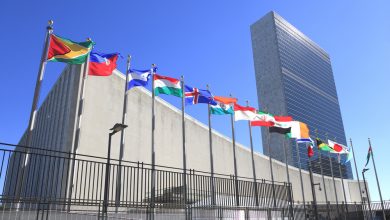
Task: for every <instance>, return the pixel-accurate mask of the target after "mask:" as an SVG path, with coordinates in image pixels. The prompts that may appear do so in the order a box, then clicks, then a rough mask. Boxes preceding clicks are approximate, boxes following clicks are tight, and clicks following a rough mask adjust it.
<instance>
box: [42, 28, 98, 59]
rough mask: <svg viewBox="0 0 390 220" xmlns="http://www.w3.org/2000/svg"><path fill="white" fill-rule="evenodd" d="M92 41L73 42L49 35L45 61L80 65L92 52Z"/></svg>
mask: <svg viewBox="0 0 390 220" xmlns="http://www.w3.org/2000/svg"><path fill="white" fill-rule="evenodd" d="M93 44H94V43H93V42H92V41H84V42H74V41H72V40H69V39H66V38H62V37H59V36H56V35H54V34H51V35H50V44H49V50H48V54H47V60H48V61H52V62H64V63H70V64H82V63H84V62H85V61H86V59H87V56H88V54H89V53H90V52H91V50H92V46H93Z"/></svg>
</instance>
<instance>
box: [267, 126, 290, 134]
mask: <svg viewBox="0 0 390 220" xmlns="http://www.w3.org/2000/svg"><path fill="white" fill-rule="evenodd" d="M269 132H271V133H279V134H288V133H290V132H291V127H279V126H275V125H274V126H272V127H269Z"/></svg>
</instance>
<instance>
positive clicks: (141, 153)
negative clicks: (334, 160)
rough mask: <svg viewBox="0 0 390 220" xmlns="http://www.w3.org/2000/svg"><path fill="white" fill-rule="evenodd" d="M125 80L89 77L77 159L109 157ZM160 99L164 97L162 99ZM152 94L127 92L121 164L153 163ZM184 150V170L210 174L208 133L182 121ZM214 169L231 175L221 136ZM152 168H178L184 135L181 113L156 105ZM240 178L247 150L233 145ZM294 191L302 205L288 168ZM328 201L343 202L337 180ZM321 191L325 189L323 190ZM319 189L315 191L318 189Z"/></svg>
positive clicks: (320, 194)
mask: <svg viewBox="0 0 390 220" xmlns="http://www.w3.org/2000/svg"><path fill="white" fill-rule="evenodd" d="M124 83H125V80H124V76H123V74H121V73H119V72H116V73H114V74H113V75H112V76H110V77H93V76H90V77H88V81H87V83H86V93H85V101H86V102H85V110H84V113H83V114H84V115H83V119H82V131H81V137H80V147H79V149H78V150H77V153H81V154H90V155H96V156H102V157H105V156H106V155H107V141H108V132H109V128H111V127H112V125H113V124H115V123H117V122H121V118H122V106H123V92H124ZM162 98H163V97H162ZM151 101H152V99H151V93H150V92H149V91H147V90H146V89H144V88H141V87H138V88H134V89H132V90H131V91H129V92H128V115H127V120H126V122H125V124H127V125H129V127H128V128H126V134H125V143H126V144H125V149H124V159H125V160H129V161H143V162H146V163H150V162H151V138H150V137H151ZM185 118H186V147H187V168H188V169H195V170H199V171H210V163H209V139H208V127H207V126H206V125H204V124H202V123H200V122H199V121H197V120H196V119H194V118H192V117H191V116H188V115H186V117H185ZM212 138H213V149H214V169H215V172H216V173H222V174H233V173H234V169H233V151H232V142H231V140H230V139H229V138H227V137H225V136H223V135H221V134H220V133H218V132H216V131H214V132H213V136H212ZM119 141H120V135H119V134H117V135H115V136H114V137H113V141H112V158H115V159H118V156H119V145H120V142H119ZM155 143H156V144H155V148H156V164H158V165H165V166H172V167H179V168H181V167H182V131H181V111H180V110H178V109H177V108H175V107H174V106H172V105H171V104H169V103H167V102H166V101H164V100H162V99H161V98H157V99H156V130H155ZM237 164H238V175H239V176H243V177H251V176H252V165H251V154H250V150H249V148H248V147H245V146H243V145H241V144H237ZM255 165H256V172H257V174H256V175H257V177H258V178H262V179H267V180H270V179H271V177H270V172H269V160H268V157H266V156H264V155H262V154H260V153H258V152H256V153H255ZM273 169H274V177H275V180H276V181H286V169H285V164H284V163H281V162H278V161H273ZM289 172H290V178H291V182H292V186H293V195H294V200H299V201H302V196H301V187H300V178H299V171H298V169H297V168H295V167H291V166H290V167H289ZM302 174H303V181H304V190H305V198H306V200H307V201H310V200H311V199H312V197H311V188H310V181H309V173H308V172H307V171H303V170H302ZM314 182H315V183H320V182H321V185H322V178H321V176H320V175H317V174H314ZM354 184H356V182H355V181H350V182H349V184H346V187H349V190H348V191H349V192H350V195H351V194H354V195H359V194H358V193H359V192H358V190H356V187H350V186H351V185H354ZM325 185H326V189H327V194H328V199H329V201H335V192H336V193H337V195H338V200H339V201H341V200H344V199H343V196H342V195H343V192H342V188H341V182H340V180H337V181H336V190H334V187H333V181H332V179H331V178H329V177H325ZM321 187H322V188H324V187H323V186H321ZM317 188H318V187H317ZM316 194H317V200H318V201H325V197H324V190H322V191H319V190H318V189H317V191H316ZM358 200H360V199H359V196H349V197H348V198H347V201H358Z"/></svg>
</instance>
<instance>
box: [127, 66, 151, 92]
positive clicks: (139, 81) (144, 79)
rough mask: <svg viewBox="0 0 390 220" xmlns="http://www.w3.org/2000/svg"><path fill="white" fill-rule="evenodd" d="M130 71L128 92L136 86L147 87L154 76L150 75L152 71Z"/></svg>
mask: <svg viewBox="0 0 390 220" xmlns="http://www.w3.org/2000/svg"><path fill="white" fill-rule="evenodd" d="M128 71H129V79H128V81H127V90H130V89H131V88H133V87H136V86H143V87H145V86H147V85H148V83H149V79H150V76H151V75H152V74H151V73H150V70H135V69H130V70H128Z"/></svg>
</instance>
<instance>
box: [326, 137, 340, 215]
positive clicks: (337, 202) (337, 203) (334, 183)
mask: <svg viewBox="0 0 390 220" xmlns="http://www.w3.org/2000/svg"><path fill="white" fill-rule="evenodd" d="M325 138H326V141H328V133H325ZM328 158H329V164H330V172H331V174H332V180H333V188H334V195H335V199H336V207H337V216H340V211H339V199H338V197H337V190H336V180H335V179H334V173H333V162H332V157H331V156H330V153H329V152H328Z"/></svg>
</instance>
